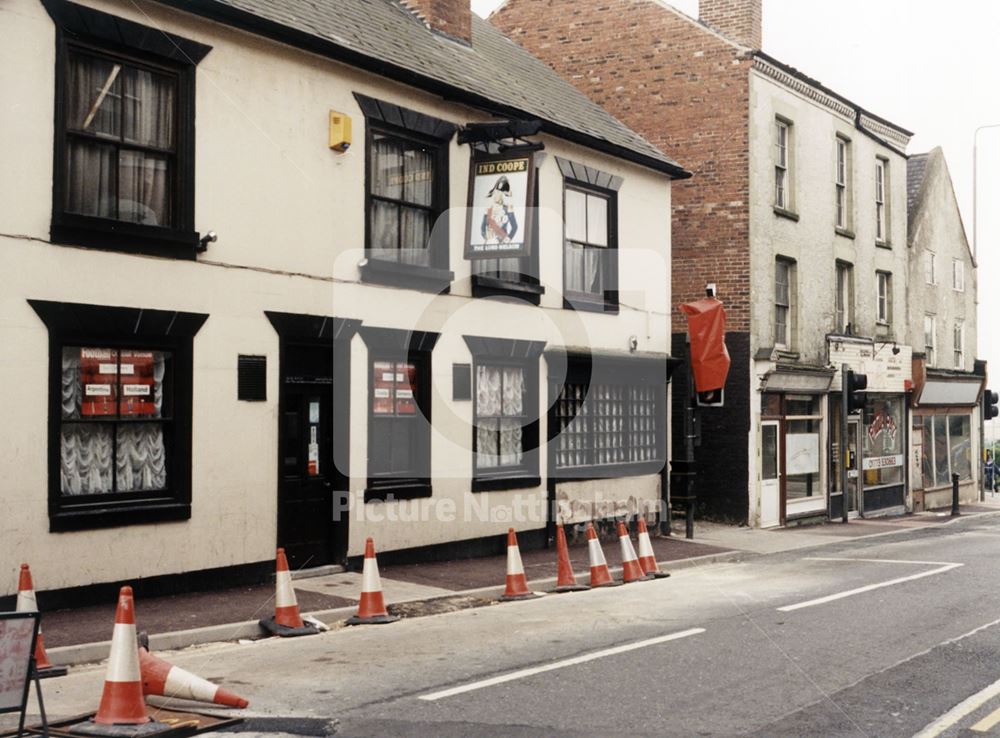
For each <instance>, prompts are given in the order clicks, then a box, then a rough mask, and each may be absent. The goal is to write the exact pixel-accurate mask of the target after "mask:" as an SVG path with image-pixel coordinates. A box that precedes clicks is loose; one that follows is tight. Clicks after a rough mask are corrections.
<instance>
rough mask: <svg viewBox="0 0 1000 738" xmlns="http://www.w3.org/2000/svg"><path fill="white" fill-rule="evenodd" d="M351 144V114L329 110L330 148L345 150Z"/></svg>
mask: <svg viewBox="0 0 1000 738" xmlns="http://www.w3.org/2000/svg"><path fill="white" fill-rule="evenodd" d="M350 146H351V116H349V115H345V114H344V113H338V112H337V111H336V110H331V111H330V148H331V149H333V150H334V151H347V149H348V148H350Z"/></svg>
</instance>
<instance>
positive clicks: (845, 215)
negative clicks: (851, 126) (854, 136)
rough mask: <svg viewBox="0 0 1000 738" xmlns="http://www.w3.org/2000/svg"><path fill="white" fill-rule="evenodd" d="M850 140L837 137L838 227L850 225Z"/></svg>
mask: <svg viewBox="0 0 1000 738" xmlns="http://www.w3.org/2000/svg"><path fill="white" fill-rule="evenodd" d="M850 146H851V144H850V141H848V140H847V139H845V138H841V137H840V136H837V139H836V157H837V162H836V177H835V184H834V189H835V192H834V197H835V204H836V210H837V228H842V229H847V228H849V227H850V220H851V219H850V196H849V195H850V193H849V191H848V176H849V171H848V168H849V166H850Z"/></svg>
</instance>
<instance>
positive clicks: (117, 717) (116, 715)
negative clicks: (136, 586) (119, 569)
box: [93, 587, 150, 725]
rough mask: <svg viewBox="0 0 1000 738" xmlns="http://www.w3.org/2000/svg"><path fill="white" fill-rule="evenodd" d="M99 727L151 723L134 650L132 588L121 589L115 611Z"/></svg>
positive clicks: (98, 712)
mask: <svg viewBox="0 0 1000 738" xmlns="http://www.w3.org/2000/svg"><path fill="white" fill-rule="evenodd" d="M93 720H94V722H95V723H96V724H98V725H142V724H145V723H148V722H150V717H149V715H147V714H146V703H145V702H144V701H143V699H142V676H141V675H140V672H139V653H138V651H137V650H136V647H135V604H134V602H133V600H132V588H131V587H122V588H121V591H120V592H119V593H118V607H117V609H116V610H115V629H114V632H113V634H112V636H111V654H110V655H109V656H108V673H107V676H106V677H105V679H104V694H103V695H101V705H100V707H98V708H97V714H96V715H94V718H93Z"/></svg>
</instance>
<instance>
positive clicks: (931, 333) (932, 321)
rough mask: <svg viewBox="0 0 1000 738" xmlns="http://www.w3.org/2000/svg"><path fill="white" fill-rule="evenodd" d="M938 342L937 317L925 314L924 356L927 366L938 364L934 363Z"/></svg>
mask: <svg viewBox="0 0 1000 738" xmlns="http://www.w3.org/2000/svg"><path fill="white" fill-rule="evenodd" d="M936 343H937V318H936V317H935V316H933V315H931V314H929V313H928V314H927V315H925V316H924V356H925V358H926V361H927V366H936V365H935V363H934V359H935V356H934V346H935V344H936Z"/></svg>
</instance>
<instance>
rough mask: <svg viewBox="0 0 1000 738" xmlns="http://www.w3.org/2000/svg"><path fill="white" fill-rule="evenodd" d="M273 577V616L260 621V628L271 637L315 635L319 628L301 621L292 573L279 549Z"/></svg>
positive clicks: (281, 550)
mask: <svg viewBox="0 0 1000 738" xmlns="http://www.w3.org/2000/svg"><path fill="white" fill-rule="evenodd" d="M276 559H277V561H276V573H275V575H274V616H273V617H270V618H265V619H263V620H261V621H260V627H262V628H263V629H264V630H266V631H267V632H268V633H270V634H271V635H279V636H301V635H315V634H316V633H319V628H317V627H316V626H315V625H312V624H311V623H306V622H304V621H303V620H302V616H301V615H300V614H299V603H298V602H297V601H296V599H295V589H294V588H293V587H292V573H291V572H290V571H289V570H288V559H286V558H285V549H283V548H279V549H278V553H277V557H276Z"/></svg>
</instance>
